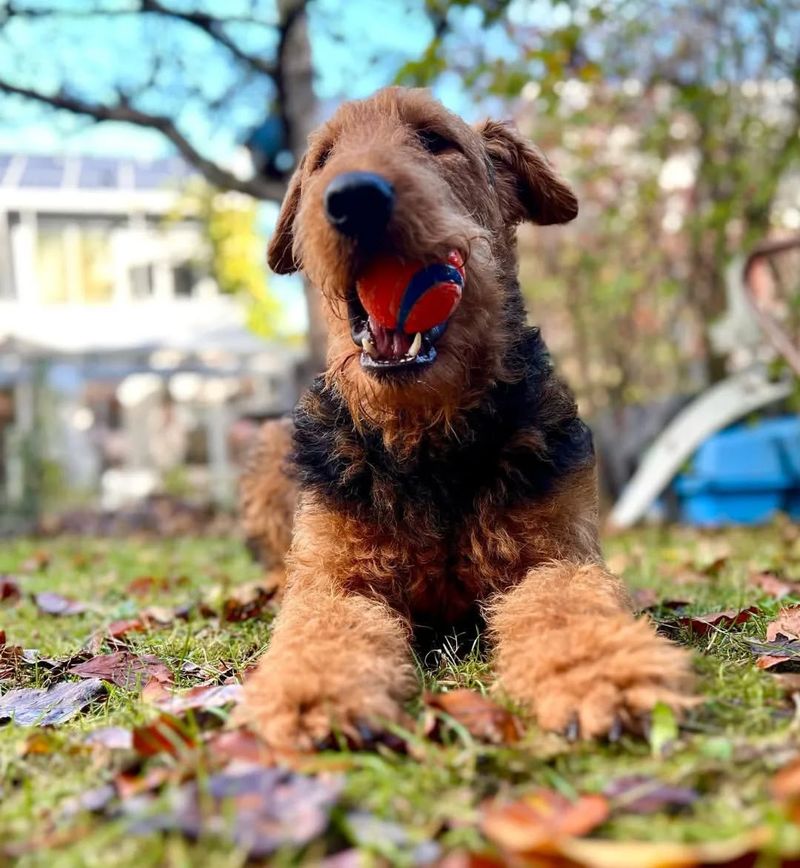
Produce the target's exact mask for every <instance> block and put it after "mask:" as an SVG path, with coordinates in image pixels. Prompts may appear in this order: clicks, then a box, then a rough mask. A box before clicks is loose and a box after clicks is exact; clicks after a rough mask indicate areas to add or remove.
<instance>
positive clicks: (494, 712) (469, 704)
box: [425, 689, 523, 744]
mask: <svg viewBox="0 0 800 868" xmlns="http://www.w3.org/2000/svg"><path fill="white" fill-rule="evenodd" d="M425 704H426V705H427V706H428V707H429V708H433V709H435V710H436V711H442V712H444V713H445V714H447V715H449V716H450V717H452V718H453V719H454V720H455V721H457V722H458V723H460V724H461V725H462V726H463V727H465V729H466V730H467V731H468V732H469V733H470V735H473V736H474V737H475V738H479V739H481V740H483V741H488V742H491V743H492V744H513V743H514V742H516V741H519V740H520V738H521V737H522V733H523V726H522V722H521V721H520V719H519V718H518V717H516V716H515V715H513V714H512V713H511V712H510V711H508V710H507V709H505V708H503V707H502V706H501V705H498V704H497V703H496V702H493V701H492V700H491V699H488V698H487V697H486V696H484V695H483V694H481V693H478V692H477V691H475V690H465V689H459V690H451V691H449V692H448V693H426V694H425Z"/></svg>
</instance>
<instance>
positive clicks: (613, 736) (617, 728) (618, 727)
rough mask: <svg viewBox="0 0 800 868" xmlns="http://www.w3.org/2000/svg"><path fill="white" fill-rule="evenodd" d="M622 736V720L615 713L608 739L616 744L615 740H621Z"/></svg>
mask: <svg viewBox="0 0 800 868" xmlns="http://www.w3.org/2000/svg"><path fill="white" fill-rule="evenodd" d="M621 736H622V721H621V720H620V719H619V717H617V716H616V715H615V716H614V721H613V723H612V724H611V728H610V729H609V730H608V740H609V741H610V742H611V743H612V744H614V742H617V741H619V740H620V737H621Z"/></svg>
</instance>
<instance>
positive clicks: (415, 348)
mask: <svg viewBox="0 0 800 868" xmlns="http://www.w3.org/2000/svg"><path fill="white" fill-rule="evenodd" d="M421 348H422V332H417V333H416V335H415V336H414V341H413V342H412V344H411V346H410V347H409V348H408V353H406V355H407V356H408V357H409V358H410V359H415V358H416V357H417V353H418V352H419V351H420V349H421Z"/></svg>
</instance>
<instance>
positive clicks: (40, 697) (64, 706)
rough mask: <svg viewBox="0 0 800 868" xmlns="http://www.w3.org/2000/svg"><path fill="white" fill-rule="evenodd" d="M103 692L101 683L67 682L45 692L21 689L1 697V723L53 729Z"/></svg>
mask: <svg viewBox="0 0 800 868" xmlns="http://www.w3.org/2000/svg"><path fill="white" fill-rule="evenodd" d="M104 692H105V688H104V687H103V683H102V681H100V680H99V679H98V678H91V679H89V680H87V681H78V682H72V681H66V682H62V683H61V684H55V685H53V686H52V687H48V688H47V689H44V688H41V687H24V688H20V689H19V690H9V691H8V693H5V694H3V696H0V723H2V722H4V721H6V720H13V721H14V722H15V723H16V724H17V725H18V726H55V725H56V724H59V723H64V721H67V720H69V719H70V718H71V717H74V716H75V715H76V714H77V713H78V712H79V711H81V709H83V708H85V707H86V706H87V705H89V703H91V702H93V701H94V700H95V699H98V698H99V697H100V696H102V695H103V693H104Z"/></svg>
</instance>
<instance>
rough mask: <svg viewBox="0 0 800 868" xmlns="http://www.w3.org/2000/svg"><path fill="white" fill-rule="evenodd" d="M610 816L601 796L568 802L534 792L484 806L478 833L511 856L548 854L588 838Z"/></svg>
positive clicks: (558, 795)
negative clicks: (571, 840)
mask: <svg viewBox="0 0 800 868" xmlns="http://www.w3.org/2000/svg"><path fill="white" fill-rule="evenodd" d="M609 813H610V808H609V804H608V801H607V799H605V798H604V797H603V796H594V795H592V796H579V797H578V798H577V799H576V800H575V801H574V802H571V801H570V800H569V799H567V798H566V797H565V796H562V795H561V793H557V792H555V791H553V790H536V791H534V792H532V793H529V794H528V795H527V796H524V797H523V798H522V799H520V800H519V801H517V802H506V803H502V802H498V801H494V802H490V803H489V804H488V805H486V806H484V808H483V812H482V817H481V829H482V830H483V832H484V834H485V835H486V837H487V838H489V839H491V840H492V841H493V842H494V843H495V844H497V845H499V846H500V847H502V848H503V849H505V850H510V851H512V852H514V853H549V852H553V851H554V850H555V849H556V847H557V845H558V843H559V842H560V841H561V840H562V839H565V838H574V837H580V836H582V835H587V834H588V833H589V832H591V831H592V830H594V829H596V828H597V827H598V826H600V825H601V824H602V823H604V822H605V821H606V819H607V818H608V815H609Z"/></svg>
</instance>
